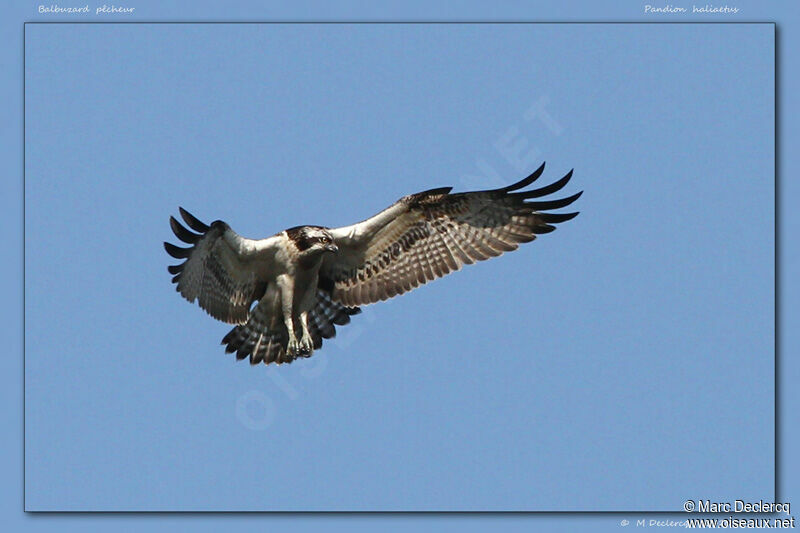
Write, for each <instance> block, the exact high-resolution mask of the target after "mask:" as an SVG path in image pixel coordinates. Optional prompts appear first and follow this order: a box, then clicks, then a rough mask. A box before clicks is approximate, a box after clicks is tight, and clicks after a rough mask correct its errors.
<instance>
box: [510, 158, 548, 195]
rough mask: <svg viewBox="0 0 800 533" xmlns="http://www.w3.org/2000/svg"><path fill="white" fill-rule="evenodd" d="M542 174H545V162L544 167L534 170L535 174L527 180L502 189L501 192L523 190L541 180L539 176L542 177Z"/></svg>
mask: <svg viewBox="0 0 800 533" xmlns="http://www.w3.org/2000/svg"><path fill="white" fill-rule="evenodd" d="M542 172H544V162H543V163H542V165H541V166H540V167H539V168H537V169H536V170H534V171H533V173H532V174H531V175H530V176H528V177H527V178H525V179H523V180H520V181H518V182H516V183H512V184H511V185H509V186H508V187H503V188H502V189H500V191H502V192H511V191H516V190H517V189H521V188H523V187H527V186H528V185H530V184H531V183H533V182H534V181H536V180H537V179H539V176H541V175H542Z"/></svg>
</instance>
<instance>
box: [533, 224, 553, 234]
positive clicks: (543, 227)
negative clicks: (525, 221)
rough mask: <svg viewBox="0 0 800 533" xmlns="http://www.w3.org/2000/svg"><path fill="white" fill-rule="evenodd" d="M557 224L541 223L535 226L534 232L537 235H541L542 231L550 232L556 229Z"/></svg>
mask: <svg viewBox="0 0 800 533" xmlns="http://www.w3.org/2000/svg"><path fill="white" fill-rule="evenodd" d="M555 229H556V227H555V226H550V225H548V224H539V225H538V226H534V227H533V232H534V233H535V234H536V235H540V234H542V233H550V232H551V231H555Z"/></svg>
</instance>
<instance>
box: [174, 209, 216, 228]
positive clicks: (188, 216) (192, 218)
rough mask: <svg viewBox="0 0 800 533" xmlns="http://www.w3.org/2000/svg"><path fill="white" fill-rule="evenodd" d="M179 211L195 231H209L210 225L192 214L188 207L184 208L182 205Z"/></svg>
mask: <svg viewBox="0 0 800 533" xmlns="http://www.w3.org/2000/svg"><path fill="white" fill-rule="evenodd" d="M178 211H180V213H181V217H182V218H183V220H184V222H186V224H187V225H188V226H189V227H190V228H192V229H193V230H195V231H197V232H199V233H205V232H207V231H208V230H209V226H208V225H207V224H204V223H202V222H200V221H199V220H198V219H197V217H195V216H194V215H192V214H191V213H190V212H188V211H187V210H186V209H184V208H182V207H179V208H178Z"/></svg>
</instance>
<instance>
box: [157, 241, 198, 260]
mask: <svg viewBox="0 0 800 533" xmlns="http://www.w3.org/2000/svg"><path fill="white" fill-rule="evenodd" d="M164 249H165V250H166V251H167V253H168V254H169V255H171V256H172V257H174V258H175V259H186V258H187V257H189V255H190V254H191V253H192V249H191V248H181V247H180V246H175V245H174V244H171V243H168V242H165V243H164Z"/></svg>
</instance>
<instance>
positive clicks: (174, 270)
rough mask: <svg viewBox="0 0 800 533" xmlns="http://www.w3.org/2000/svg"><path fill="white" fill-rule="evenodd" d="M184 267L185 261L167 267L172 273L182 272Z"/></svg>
mask: <svg viewBox="0 0 800 533" xmlns="http://www.w3.org/2000/svg"><path fill="white" fill-rule="evenodd" d="M183 267H184V263H181V264H180V265H169V266H168V267H167V270H168V271H169V273H170V274H180V273H181V272H183Z"/></svg>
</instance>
